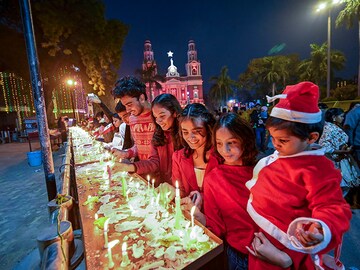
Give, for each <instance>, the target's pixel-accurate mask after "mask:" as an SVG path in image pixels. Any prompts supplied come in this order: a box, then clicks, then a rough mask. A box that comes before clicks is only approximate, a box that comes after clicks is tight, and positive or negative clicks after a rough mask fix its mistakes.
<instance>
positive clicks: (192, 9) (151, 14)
mask: <svg viewBox="0 0 360 270" xmlns="http://www.w3.org/2000/svg"><path fill="white" fill-rule="evenodd" d="M318 3H319V2H318V1H315V0H300V1H299V0H263V1H257V0H252V1H235V0H208V1H196V0H192V1H188V0H181V1H162V0H161V1H156V0H155V1H154V0H153V1H143V0H134V1H118V0H105V5H106V17H107V18H108V19H113V18H116V19H119V20H120V21H122V22H124V23H125V24H127V25H129V26H130V31H129V34H128V36H127V38H126V42H125V45H124V47H123V60H122V64H121V68H120V71H119V75H120V76H124V75H134V71H135V69H137V68H141V64H142V60H143V48H144V41H145V40H147V39H149V40H150V41H151V43H152V48H153V51H154V56H155V60H156V61H157V64H158V70H159V73H161V74H165V73H166V70H167V67H168V66H169V65H170V59H169V58H168V57H167V52H168V51H169V50H171V51H172V52H174V55H173V60H174V65H175V66H177V68H178V72H179V73H180V74H181V75H182V74H184V73H185V63H186V61H187V45H188V41H189V40H190V39H192V40H194V41H195V43H196V49H197V51H198V59H199V60H200V62H201V68H202V75H203V81H204V86H205V90H207V89H208V88H209V86H210V84H209V82H208V81H209V78H210V77H211V76H217V75H219V74H220V70H221V67H222V66H225V65H226V66H228V68H229V75H230V76H231V78H232V79H234V80H235V79H237V78H238V75H239V74H240V73H242V72H244V71H245V69H246V67H247V65H248V63H249V61H250V60H251V59H253V58H260V57H264V56H266V55H268V52H269V50H270V49H271V48H272V47H274V46H275V45H277V44H282V43H285V44H286V46H285V48H284V49H283V50H282V51H281V54H291V53H298V54H299V55H300V58H301V59H305V58H309V57H310V46H309V45H310V44H311V43H316V44H319V45H320V44H322V43H323V42H325V41H327V14H328V13H327V12H326V11H323V12H320V13H317V12H315V7H316V5H317V4H318ZM339 10H340V8H339V7H336V8H333V10H332V31H331V34H332V38H331V48H332V49H336V50H340V51H342V52H343V53H344V54H345V56H346V58H347V62H346V67H345V69H344V70H343V71H341V72H337V74H336V75H337V76H340V77H343V78H345V79H351V78H353V76H354V75H356V74H357V68H358V58H359V57H358V52H359V49H358V32H357V31H358V27H357V23H356V22H355V27H353V28H352V29H350V30H348V29H346V28H345V27H344V26H342V27H340V28H337V29H335V19H336V17H337V14H338V13H339Z"/></svg>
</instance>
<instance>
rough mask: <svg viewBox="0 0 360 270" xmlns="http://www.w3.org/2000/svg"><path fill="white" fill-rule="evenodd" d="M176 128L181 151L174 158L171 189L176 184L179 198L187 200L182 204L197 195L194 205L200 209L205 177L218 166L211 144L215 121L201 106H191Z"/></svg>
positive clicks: (185, 110) (187, 108)
mask: <svg viewBox="0 0 360 270" xmlns="http://www.w3.org/2000/svg"><path fill="white" fill-rule="evenodd" d="M179 124H180V132H181V135H182V142H183V145H184V148H183V149H181V150H179V151H176V152H175V153H174V155H173V159H172V182H173V186H175V184H176V181H178V183H179V188H180V193H181V194H180V195H181V197H187V198H186V199H187V200H183V201H182V203H183V204H188V201H191V199H190V198H189V197H191V196H193V195H194V194H195V193H196V194H197V199H196V201H195V204H196V205H197V206H198V207H199V208H200V209H201V205H202V196H201V193H202V191H203V179H204V175H205V174H207V173H208V172H209V171H210V170H211V169H213V168H214V167H215V166H216V165H217V164H218V162H217V160H216V158H215V156H214V155H213V154H212V152H213V150H212V142H211V137H212V131H211V130H212V127H213V125H214V124H215V118H214V116H213V115H212V114H211V113H210V112H209V111H208V110H207V108H206V107H205V106H204V105H202V104H200V103H193V104H189V105H187V106H186V107H185V108H184V110H183V111H182V113H181V114H180V118H179Z"/></svg>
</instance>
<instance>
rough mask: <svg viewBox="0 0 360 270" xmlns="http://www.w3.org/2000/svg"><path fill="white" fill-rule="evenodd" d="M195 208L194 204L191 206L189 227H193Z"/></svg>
mask: <svg viewBox="0 0 360 270" xmlns="http://www.w3.org/2000/svg"><path fill="white" fill-rule="evenodd" d="M195 209H196V206H195V205H194V206H193V207H191V212H190V214H191V227H194V213H195Z"/></svg>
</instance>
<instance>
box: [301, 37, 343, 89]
mask: <svg viewBox="0 0 360 270" xmlns="http://www.w3.org/2000/svg"><path fill="white" fill-rule="evenodd" d="M310 48H311V53H310V58H309V59H305V60H303V61H302V62H301V63H300V64H299V67H298V69H299V72H300V79H301V80H309V81H312V82H314V83H316V84H317V85H320V84H322V83H323V82H326V78H327V43H326V42H325V43H323V44H322V45H321V46H320V45H317V44H310ZM345 60H346V59H345V56H344V54H343V53H342V52H340V51H336V50H332V51H331V52H330V62H331V65H330V67H331V70H330V72H331V77H332V78H333V77H334V70H341V69H343V68H344V63H345Z"/></svg>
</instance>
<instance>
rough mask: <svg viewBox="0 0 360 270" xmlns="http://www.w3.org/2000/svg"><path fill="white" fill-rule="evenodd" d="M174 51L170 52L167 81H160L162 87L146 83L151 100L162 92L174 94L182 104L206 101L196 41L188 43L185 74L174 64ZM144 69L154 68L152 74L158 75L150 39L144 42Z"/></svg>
mask: <svg viewBox="0 0 360 270" xmlns="http://www.w3.org/2000/svg"><path fill="white" fill-rule="evenodd" d="M172 55H173V53H172V52H171V51H169V52H168V57H169V58H170V66H169V67H168V69H167V73H166V75H165V82H160V81H159V83H160V84H161V86H162V88H161V89H156V87H155V85H154V84H153V85H150V84H149V83H146V93H147V96H148V98H149V100H150V101H152V100H153V99H154V98H155V97H156V96H158V95H160V94H162V93H169V94H172V95H174V96H175V97H176V98H177V99H178V100H179V102H180V104H181V106H185V105H186V104H189V103H204V97H203V80H202V75H201V64H200V61H199V60H198V57H197V51H196V48H195V42H194V41H193V40H190V41H189V43H188V52H187V59H188V61H187V63H186V64H185V71H186V75H185V76H180V74H179V72H178V71H177V67H176V66H175V65H174V62H173V58H172ZM142 68H143V70H146V69H148V68H151V69H152V73H153V74H152V75H153V76H155V75H157V74H158V73H157V66H156V61H155V58H154V52H153V50H152V47H151V42H150V41H149V40H146V41H145V44H144V61H143V65H142Z"/></svg>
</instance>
